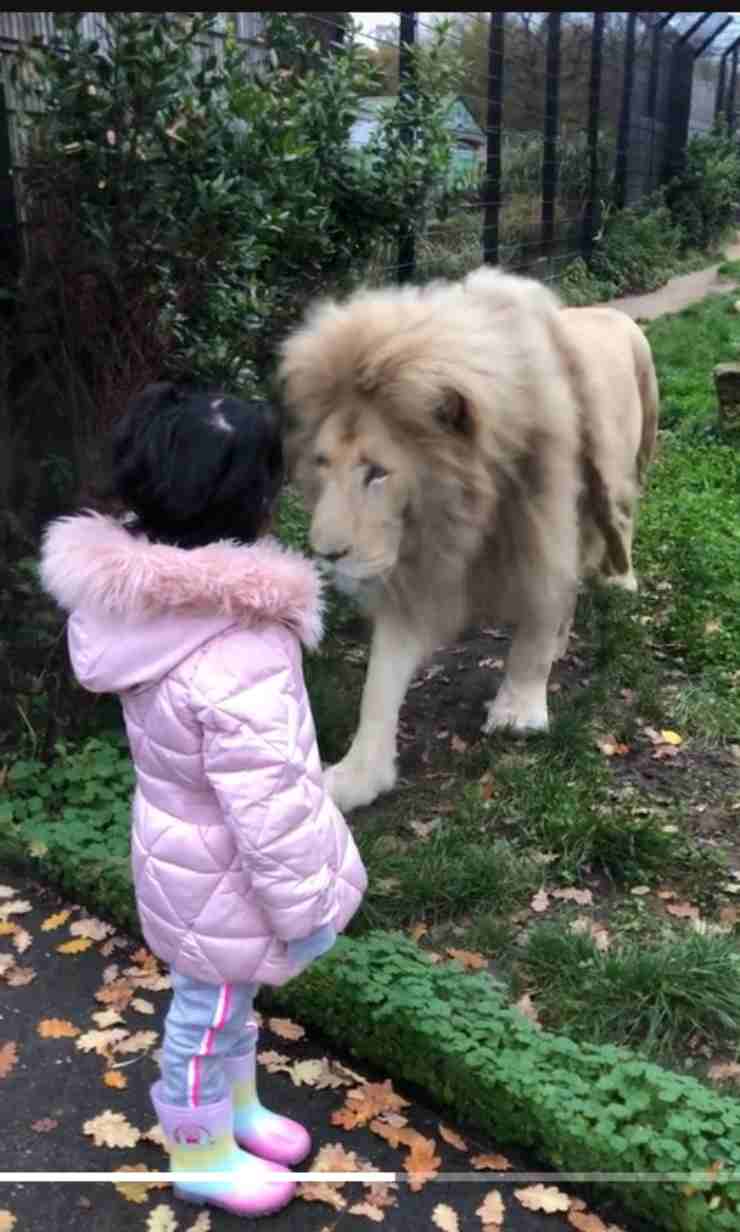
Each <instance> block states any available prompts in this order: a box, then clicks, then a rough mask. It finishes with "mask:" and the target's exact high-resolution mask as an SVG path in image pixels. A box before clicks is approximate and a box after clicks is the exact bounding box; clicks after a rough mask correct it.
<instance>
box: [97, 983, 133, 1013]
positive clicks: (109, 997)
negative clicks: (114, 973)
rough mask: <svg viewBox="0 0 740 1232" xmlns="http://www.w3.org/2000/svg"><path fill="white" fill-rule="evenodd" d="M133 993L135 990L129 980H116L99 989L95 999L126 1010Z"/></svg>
mask: <svg viewBox="0 0 740 1232" xmlns="http://www.w3.org/2000/svg"><path fill="white" fill-rule="evenodd" d="M133 995H134V990H133V988H132V987H131V985H130V984H129V983H128V981H127V980H114V981H113V982H112V983H111V984H108V985H107V986H106V987H105V988H99V989H98V991H97V992H96V994H95V1000H96V1001H100V1003H101V1005H110V1006H111V1007H113V1008H115V1009H117V1010H125V1009H126V1006H127V1005H128V1004H129V1002H130V1000H131V998H132V997H133Z"/></svg>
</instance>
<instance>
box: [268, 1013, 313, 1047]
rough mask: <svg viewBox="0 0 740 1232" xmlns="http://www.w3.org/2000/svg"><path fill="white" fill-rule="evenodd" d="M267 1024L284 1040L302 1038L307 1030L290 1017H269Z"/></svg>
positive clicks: (274, 1033)
mask: <svg viewBox="0 0 740 1232" xmlns="http://www.w3.org/2000/svg"><path fill="white" fill-rule="evenodd" d="M267 1026H268V1027H269V1029H270V1031H272V1033H273V1035H277V1036H279V1037H280V1039H284V1040H293V1041H294V1042H295V1041H297V1040H302V1039H303V1037H304V1036H305V1034H306V1032H305V1031H304V1029H303V1027H299V1026H298V1024H297V1023H295V1022H291V1021H290V1019H289V1018H268V1020H267Z"/></svg>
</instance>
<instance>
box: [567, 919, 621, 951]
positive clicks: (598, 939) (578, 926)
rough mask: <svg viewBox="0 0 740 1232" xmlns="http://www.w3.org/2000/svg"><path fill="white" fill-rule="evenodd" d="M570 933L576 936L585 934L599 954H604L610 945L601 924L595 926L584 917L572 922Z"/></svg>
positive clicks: (607, 934)
mask: <svg viewBox="0 0 740 1232" xmlns="http://www.w3.org/2000/svg"><path fill="white" fill-rule="evenodd" d="M570 932H572V933H575V934H576V936H581V935H583V934H584V933H587V934H588V935H589V937H590V938H591V940H592V941H593V943H594V945H595V946H596V949H597V950H598V951H599V952H600V953H601V954H605V953H606V951H607V950H608V949H609V946H610V945H611V937H610V935H609V932H608V930H607V929H606V928H604V926H603V924H596V923H595V922H594V921H593V920H590V919H589V918H588V916H585V915H579V916H578V919H577V920H573V922H572V924H571V925H570Z"/></svg>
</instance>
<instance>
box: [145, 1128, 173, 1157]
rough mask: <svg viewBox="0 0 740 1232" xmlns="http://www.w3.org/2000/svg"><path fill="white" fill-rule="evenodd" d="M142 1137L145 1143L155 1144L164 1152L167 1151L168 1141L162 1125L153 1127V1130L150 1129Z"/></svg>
mask: <svg viewBox="0 0 740 1232" xmlns="http://www.w3.org/2000/svg"><path fill="white" fill-rule="evenodd" d="M141 1137H142V1139H143V1140H144V1141H145V1142H153V1143H154V1145H155V1146H161V1148H162V1150H163V1151H166V1150H167V1140H166V1139H165V1136H164V1133H163V1132H162V1126H161V1125H158V1124H154V1125H152V1127H151V1129H148V1130H147V1131H146V1133H143V1134H142V1135H141Z"/></svg>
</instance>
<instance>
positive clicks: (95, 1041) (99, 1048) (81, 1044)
mask: <svg viewBox="0 0 740 1232" xmlns="http://www.w3.org/2000/svg"><path fill="white" fill-rule="evenodd" d="M127 1035H128V1031H125V1030H123V1029H122V1028H120V1027H117V1028H112V1029H111V1030H108V1031H86V1032H85V1034H84V1035H81V1036H80V1038H79V1039H78V1040H77V1043H76V1045H75V1047H76V1048H79V1050H80V1052H96V1053H97V1054H98V1056H99V1057H104V1056H105V1055H106V1053H109V1052H111V1051H112V1050H113V1049H114V1048H115V1046H116V1044H120V1042H121V1040H124V1039H125V1038H126V1036H127Z"/></svg>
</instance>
